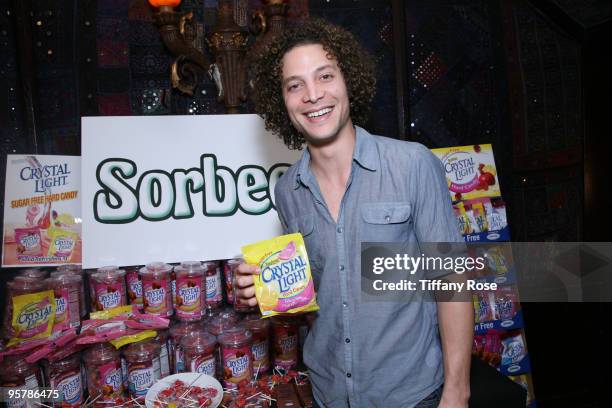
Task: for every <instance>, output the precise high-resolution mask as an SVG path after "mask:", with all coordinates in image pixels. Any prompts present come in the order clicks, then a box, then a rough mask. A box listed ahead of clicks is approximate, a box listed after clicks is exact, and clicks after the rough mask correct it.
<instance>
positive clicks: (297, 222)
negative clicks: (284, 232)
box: [287, 214, 321, 274]
mask: <svg viewBox="0 0 612 408" xmlns="http://www.w3.org/2000/svg"><path fill="white" fill-rule="evenodd" d="M287 224H288V228H289V233H296V232H299V233H300V234H302V236H303V237H304V243H305V244H306V251H307V252H308V260H309V261H310V264H311V266H312V269H317V272H318V271H319V270H320V266H321V263H320V262H319V248H317V243H316V242H315V235H316V234H314V231H315V225H314V216H313V215H312V214H307V215H302V216H299V217H295V219H293V220H291V221H290V222H288V223H287ZM314 272H315V271H313V274H314Z"/></svg>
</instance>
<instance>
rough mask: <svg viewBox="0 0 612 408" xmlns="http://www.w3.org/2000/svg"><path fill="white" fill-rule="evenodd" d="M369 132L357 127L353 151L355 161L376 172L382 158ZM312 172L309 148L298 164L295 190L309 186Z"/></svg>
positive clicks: (305, 150)
mask: <svg viewBox="0 0 612 408" xmlns="http://www.w3.org/2000/svg"><path fill="white" fill-rule="evenodd" d="M374 137H375V136H373V135H371V134H370V133H369V132H368V131H367V130H365V129H363V128H361V127H359V126H355V150H354V151H353V160H354V161H355V162H356V163H357V164H359V165H360V166H361V167H363V168H364V169H367V170H370V171H376V170H378V169H379V167H380V157H379V156H378V149H377V146H376V140H374ZM312 177H313V174H312V171H311V170H310V152H309V151H308V148H306V149H304V153H302V157H301V158H300V161H299V163H298V171H297V173H296V175H295V185H294V189H297V188H298V187H299V186H300V184H304V185H305V186H307V187H308V186H309V184H310V183H311V181H312Z"/></svg>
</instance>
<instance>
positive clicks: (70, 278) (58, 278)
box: [45, 271, 83, 284]
mask: <svg viewBox="0 0 612 408" xmlns="http://www.w3.org/2000/svg"><path fill="white" fill-rule="evenodd" d="M45 281H46V282H47V283H59V284H71V283H81V282H83V277H82V276H81V275H76V274H74V273H72V272H61V271H56V272H51V277H49V278H47V279H46V280H45Z"/></svg>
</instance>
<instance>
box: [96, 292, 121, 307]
mask: <svg viewBox="0 0 612 408" xmlns="http://www.w3.org/2000/svg"><path fill="white" fill-rule="evenodd" d="M98 299H99V301H100V303H101V304H102V306H104V309H110V308H113V307H116V306H119V304H120V303H121V294H120V293H119V292H117V291H115V292H106V293H102V294H100V296H99V297H98Z"/></svg>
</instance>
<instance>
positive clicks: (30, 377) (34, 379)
mask: <svg viewBox="0 0 612 408" xmlns="http://www.w3.org/2000/svg"><path fill="white" fill-rule="evenodd" d="M25 357H26V356H25V355H23V354H20V355H12V356H6V357H4V360H3V361H2V362H1V363H0V387H6V388H7V391H8V389H15V390H33V391H34V390H36V389H38V387H39V386H41V385H42V384H43V381H42V380H43V379H42V378H41V375H40V374H41V373H40V369H39V368H38V365H36V364H28V363H26V361H25ZM7 406H8V407H11V408H13V407H19V408H30V407H32V408H33V407H39V406H40V400H39V399H30V400H29V401H26V400H13V401H11V402H9V403H7Z"/></svg>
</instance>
